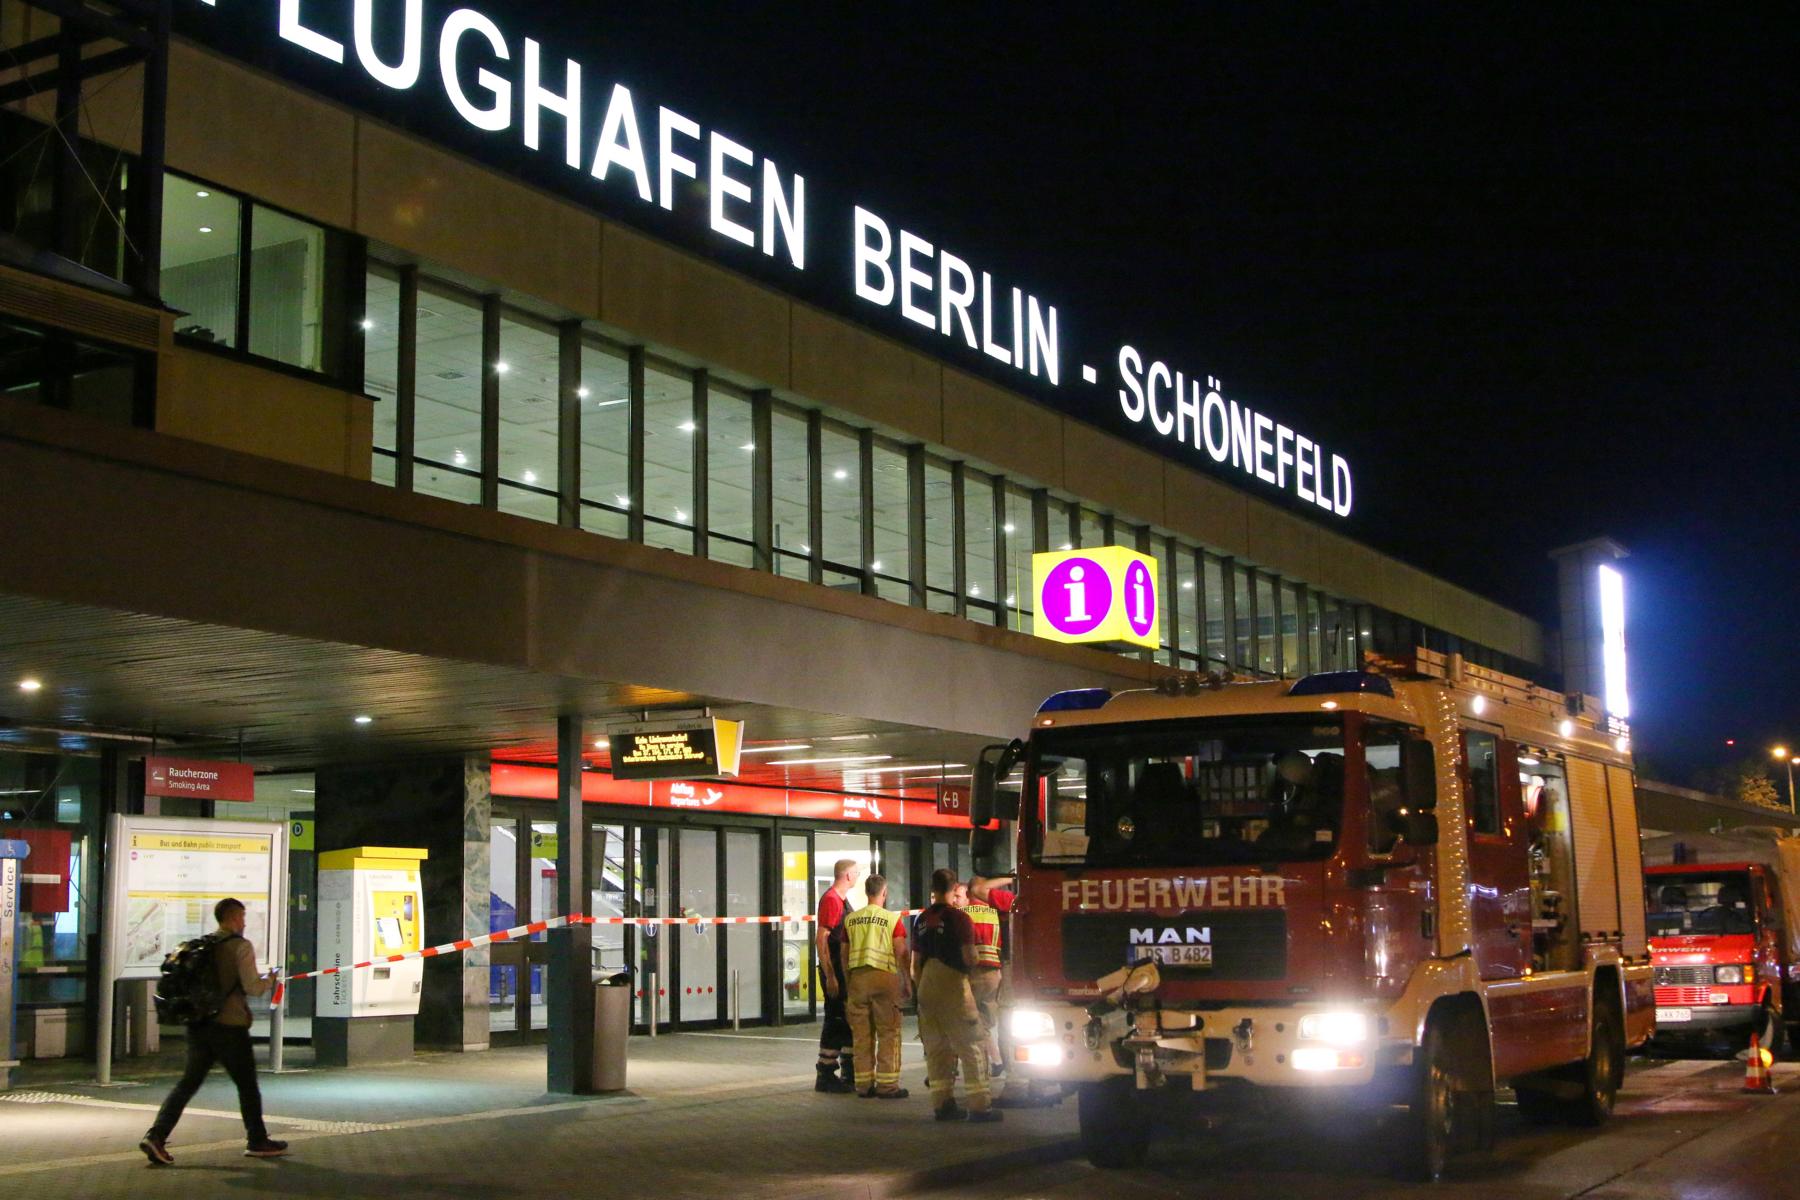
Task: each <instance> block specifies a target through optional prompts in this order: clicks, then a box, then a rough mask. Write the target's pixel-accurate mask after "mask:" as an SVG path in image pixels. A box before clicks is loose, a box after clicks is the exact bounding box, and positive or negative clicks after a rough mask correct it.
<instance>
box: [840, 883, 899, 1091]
mask: <svg viewBox="0 0 1800 1200" xmlns="http://www.w3.org/2000/svg"><path fill="white" fill-rule="evenodd" d="M863 892H864V894H865V895H867V896H868V897H869V903H868V904H867V905H865V906H864V907H862V908H859V909H857V910H856V911H855V912H853V913H851V914H850V915H849V916H848V917H845V918H844V951H845V953H844V963H845V966H846V967H847V968H848V976H849V981H850V989H849V992H848V993H847V998H846V1000H845V1004H844V1008H845V1014H846V1015H847V1016H848V1017H849V1019H850V1034H851V1037H852V1039H853V1041H854V1043H855V1059H856V1067H855V1069H856V1091H857V1094H858V1095H861V1096H864V1097H872V1098H874V1099H876V1100H904V1099H906V1097H907V1095H908V1092H907V1090H906V1089H905V1088H903V1087H901V1086H900V1005H901V1004H902V1003H904V1002H905V1000H906V995H907V991H908V988H907V974H906V971H907V961H906V958H907V956H906V926H905V925H904V924H903V923H902V922H901V920H900V914H899V913H894V912H889V911H888V909H887V880H886V879H883V878H882V877H881V876H879V875H871V876H869V879H868V882H866V883H865V884H863Z"/></svg>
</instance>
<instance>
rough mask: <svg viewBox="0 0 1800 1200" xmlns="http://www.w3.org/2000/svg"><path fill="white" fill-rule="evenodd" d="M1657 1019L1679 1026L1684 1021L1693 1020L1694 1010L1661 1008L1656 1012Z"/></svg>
mask: <svg viewBox="0 0 1800 1200" xmlns="http://www.w3.org/2000/svg"><path fill="white" fill-rule="evenodd" d="M1656 1019H1657V1020H1658V1021H1668V1022H1670V1023H1671V1024H1677V1025H1678V1024H1680V1023H1681V1022H1683V1021H1691V1020H1693V1019H1694V1010H1693V1009H1691V1008H1659V1009H1657V1010H1656Z"/></svg>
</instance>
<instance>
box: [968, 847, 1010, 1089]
mask: <svg viewBox="0 0 1800 1200" xmlns="http://www.w3.org/2000/svg"><path fill="white" fill-rule="evenodd" d="M975 882H976V883H980V882H981V878H980V876H977V877H976V880H975ZM965 895H966V899H965V900H964V902H963V904H962V905H961V908H962V910H963V912H964V913H965V914H966V915H967V916H968V918H969V923H970V924H971V925H972V926H974V929H975V965H974V966H973V967H972V968H970V970H969V991H970V992H971V993H972V994H973V995H974V997H975V1011H976V1012H977V1013H979V1014H980V1016H981V1044H982V1051H983V1053H985V1054H986V1055H987V1064H988V1076H989V1078H990V1079H991V1078H994V1077H998V1076H1003V1075H1005V1074H1006V1062H1005V1060H1004V1059H1002V1058H1001V1057H1000V1041H999V1036H998V1034H999V1029H1000V910H999V909H998V908H996V907H994V906H993V905H992V904H990V903H988V895H987V892H986V889H982V890H981V891H980V892H977V890H976V888H975V887H970V888H968V889H967V891H966V893H965Z"/></svg>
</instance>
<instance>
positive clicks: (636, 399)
mask: <svg viewBox="0 0 1800 1200" xmlns="http://www.w3.org/2000/svg"><path fill="white" fill-rule="evenodd" d="M625 379H626V386H627V387H628V388H629V391H628V392H627V395H628V396H629V397H630V399H631V403H630V412H631V419H630V421H629V422H628V432H627V433H626V435H625V441H626V448H627V450H628V451H629V453H628V454H627V456H626V459H625V489H626V496H625V499H626V509H625V536H626V537H627V538H629V539H630V540H631V541H634V542H639V543H641V542H642V541H643V540H644V348H643V347H642V346H633V347H632V348H631V349H630V350H628V351H626V355H625Z"/></svg>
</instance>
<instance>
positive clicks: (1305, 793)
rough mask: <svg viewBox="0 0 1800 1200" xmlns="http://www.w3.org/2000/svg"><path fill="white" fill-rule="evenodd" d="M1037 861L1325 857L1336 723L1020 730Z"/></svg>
mask: <svg viewBox="0 0 1800 1200" xmlns="http://www.w3.org/2000/svg"><path fill="white" fill-rule="evenodd" d="M1025 786H1026V792H1025V794H1026V795H1027V796H1032V795H1033V794H1034V791H1035V795H1036V798H1037V802H1038V803H1037V810H1036V817H1037V820H1036V829H1035V837H1034V838H1033V844H1032V850H1033V854H1034V857H1035V858H1036V859H1037V861H1039V862H1042V863H1070V864H1074V863H1080V864H1083V865H1086V866H1096V867H1100V866H1126V865H1161V866H1188V865H1193V866H1219V865H1223V864H1228V863H1260V862H1292V861H1296V860H1304V859H1320V858H1328V857H1330V856H1331V853H1332V851H1333V850H1334V849H1335V848H1336V846H1337V836H1338V828H1339V823H1340V820H1341V816H1342V812H1343V807H1344V726H1343V722H1342V721H1341V720H1340V719H1336V718H1332V719H1323V720H1322V719H1320V718H1317V717H1312V716H1305V717H1296V718H1269V717H1258V718H1255V719H1249V720H1237V719H1221V720H1209V721H1195V722H1172V721H1171V722H1156V723H1154V724H1147V725H1135V726H1125V727H1117V728H1105V729H1097V728H1090V729H1082V728H1075V729H1069V730H1066V731H1048V732H1046V733H1044V734H1041V735H1039V736H1038V737H1035V738H1033V739H1032V748H1031V756H1030V759H1029V774H1028V776H1027V778H1026V784H1025Z"/></svg>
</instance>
